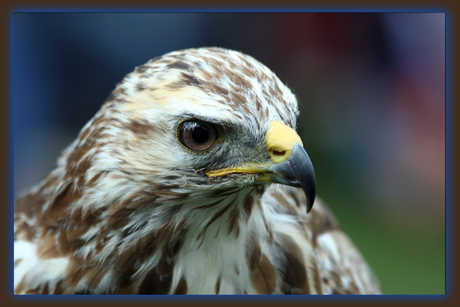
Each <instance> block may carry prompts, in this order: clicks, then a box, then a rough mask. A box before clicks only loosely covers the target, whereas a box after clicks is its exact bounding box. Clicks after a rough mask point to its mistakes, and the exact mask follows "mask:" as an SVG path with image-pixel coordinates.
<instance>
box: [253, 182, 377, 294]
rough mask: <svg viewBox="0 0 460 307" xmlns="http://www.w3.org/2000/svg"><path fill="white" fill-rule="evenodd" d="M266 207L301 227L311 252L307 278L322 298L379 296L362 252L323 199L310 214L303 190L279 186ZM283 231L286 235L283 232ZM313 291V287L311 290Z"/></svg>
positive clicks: (269, 193) (269, 195)
mask: <svg viewBox="0 0 460 307" xmlns="http://www.w3.org/2000/svg"><path fill="white" fill-rule="evenodd" d="M262 200H263V203H264V205H266V206H270V207H272V208H277V209H276V210H278V212H279V213H280V214H284V215H291V216H293V217H294V220H297V221H298V224H299V225H300V226H301V227H299V229H301V231H302V232H303V233H304V235H303V236H302V237H303V238H304V239H305V240H306V241H307V242H306V246H308V250H305V251H304V253H305V254H306V255H305V259H306V262H307V268H308V269H307V275H308V274H310V275H311V276H308V279H310V280H311V283H312V284H314V285H315V291H316V292H317V293H321V294H379V293H380V285H379V282H378V280H377V279H376V277H375V275H374V274H373V272H372V271H371V269H370V268H369V266H368V264H367V263H366V261H365V260H364V258H363V257H362V255H361V253H360V251H359V250H358V248H357V247H356V246H355V245H354V244H353V242H352V241H351V239H350V238H349V237H348V236H347V235H346V234H345V233H344V232H343V230H342V229H341V227H340V225H339V222H338V220H337V218H336V217H335V216H334V214H333V213H332V211H331V209H330V208H329V207H328V206H327V204H326V203H325V202H324V201H323V200H322V199H320V198H317V199H316V200H315V203H314V205H313V208H312V210H311V211H310V213H308V214H307V213H306V199H305V195H304V193H302V191H301V190H300V189H296V188H293V187H287V186H275V187H273V188H269V189H268V190H267V193H266V195H264V197H263V199H262ZM280 231H283V230H282V229H280ZM311 287H313V286H311Z"/></svg>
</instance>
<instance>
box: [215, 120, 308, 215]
mask: <svg viewBox="0 0 460 307" xmlns="http://www.w3.org/2000/svg"><path fill="white" fill-rule="evenodd" d="M265 140H266V141H265V143H266V145H267V149H268V153H269V155H270V158H271V160H272V161H271V162H269V163H266V164H259V163H246V164H244V165H241V166H237V167H233V168H225V169H220V170H212V171H207V172H206V174H207V175H208V176H209V177H218V176H224V175H229V174H233V173H248V174H263V175H264V176H262V177H261V178H260V179H259V180H262V181H270V182H275V183H280V184H285V185H289V186H294V187H301V188H302V189H303V191H304V193H305V196H306V198H307V213H308V212H310V210H311V208H312V207H313V203H314V201H315V196H316V178H315V171H314V169H313V164H312V163H311V160H310V157H309V156H308V154H307V152H306V151H305V149H304V148H303V146H302V140H301V139H300V137H299V135H298V134H297V133H296V132H295V131H294V130H293V129H292V128H290V127H288V126H286V125H285V124H283V123H281V122H279V121H274V122H273V123H272V125H271V127H270V129H269V130H268V131H267V134H266V136H265Z"/></svg>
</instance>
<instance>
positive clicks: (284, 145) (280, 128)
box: [206, 121, 303, 180]
mask: <svg viewBox="0 0 460 307" xmlns="http://www.w3.org/2000/svg"><path fill="white" fill-rule="evenodd" d="M265 143H266V145H267V149H268V154H269V155H270V157H271V159H272V161H273V162H274V163H279V162H282V161H284V160H286V159H288V158H289V157H290V156H291V150H292V147H293V146H294V144H295V143H299V144H301V145H303V144H302V140H301V139H300V137H299V135H298V134H297V132H295V130H294V129H292V128H289V127H288V126H286V125H285V124H283V123H282V122H279V121H274V122H273V123H272V125H271V126H270V128H269V129H268V131H267V134H266V136H265ZM272 164H273V163H268V164H267V163H264V164H260V163H245V164H243V165H240V166H237V167H232V168H224V169H219V170H213V171H207V172H206V175H208V176H209V177H218V176H225V175H229V174H234V173H246V174H263V173H266V172H267V171H268V168H269V167H270V166H271V165H272ZM265 177H267V178H266V179H267V180H268V176H264V177H262V178H261V179H263V178H265Z"/></svg>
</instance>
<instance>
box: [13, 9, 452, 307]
mask: <svg viewBox="0 0 460 307" xmlns="http://www.w3.org/2000/svg"><path fill="white" fill-rule="evenodd" d="M136 12H139V13H154V12H156V13H162V12H164V13H168V12H170V13H179V12H184V13H193V12H203V13H206V12H210V13H220V12H222V13H232V12H234V13H243V12H247V13H255V12H258V13H288V12H295V13H320V12H323V13H445V42H446V43H445V48H446V52H445V55H446V59H445V69H446V70H445V78H446V79H445V93H446V107H445V112H446V126H445V129H446V136H445V137H446V154H445V158H446V161H445V166H446V174H445V179H446V182H445V185H446V186H445V192H446V212H445V213H446V218H445V221H446V228H445V229H446V238H445V243H446V258H445V259H446V266H445V270H446V278H445V283H446V284H445V295H434V294H431V295H430V294H427V295H420V294H419V295H402V294H401V295H377V296H375V295H331V296H316V295H313V296H310V295H308V296H307V295H301V296H285V295H254V296H252V295H219V296H215V295H184V296H179V295H176V296H174V295H83V296H82V295H59V296H54V295H24V296H22V295H21V296H19V295H13V292H14V289H13V285H14V266H11V267H10V268H9V270H8V274H9V275H10V276H9V280H10V285H8V292H9V293H10V294H11V295H12V297H13V300H14V301H16V302H20V301H24V302H25V301H31V300H32V301H36V300H39V301H66V300H67V298H71V299H72V300H101V301H112V300H115V299H116V300H117V301H118V300H120V301H123V300H126V301H128V300H129V301H139V300H143V301H149V302H159V301H160V302H161V301H163V302H178V301H202V300H205V301H213V300H214V301H223V300H225V301H254V302H262V301H313V300H314V301H338V300H340V301H342V300H361V301H363V300H364V301H366V300H367V301H371V300H393V299H397V300H402V301H413V300H414V299H415V300H417V299H423V300H425V301H428V300H429V301H431V300H438V301H439V300H444V299H447V298H448V297H449V296H451V295H452V276H451V273H450V270H449V269H448V268H451V265H450V264H451V255H450V253H451V246H450V244H449V243H450V242H451V230H452V229H451V227H452V226H451V208H450V204H451V197H450V191H451V188H450V179H451V171H450V166H451V163H450V159H451V155H450V146H451V145H450V138H451V131H450V129H451V117H450V109H451V104H450V99H451V94H450V88H451V86H450V83H451V82H450V79H451V70H450V62H451V61H450V56H451V55H450V54H451V53H450V35H451V31H450V25H451V23H450V18H449V14H448V13H447V10H446V9H441V8H422V9H420V8H418V9H413V8H406V9H385V8H380V9H378V8H352V9H350V8H335V9H324V8H323V9H321V8H316V7H312V8H308V9H306V8H303V7H302V8H299V7H296V8H295V7H294V8H279V7H274V8H270V9H267V8H263V9H260V8H245V9H241V8H234V7H225V8H220V7H214V8H206V7H202V8H195V7H194V8H192V7H185V8H181V9H177V8H155V9H152V8H139V9H124V8H120V9H106V8H104V9H102V8H100V9H93V8H92V9H85V8H74V9H72V8H45V9H44V8H16V9H14V10H12V11H11V14H10V25H9V26H10V27H9V29H10V30H9V33H10V38H9V42H10V48H9V53H10V54H9V59H10V61H9V73H10V77H11V78H10V82H9V84H8V87H9V89H10V93H9V95H8V96H9V104H8V107H9V110H8V114H9V116H10V118H9V122H8V123H9V126H8V128H9V130H8V145H9V146H10V150H9V151H8V159H9V166H8V172H9V176H8V177H9V180H10V183H9V195H8V196H7V197H8V203H9V204H10V205H9V206H8V208H7V213H8V214H9V216H10V217H13V213H14V186H13V185H14V147H13V145H14V144H13V143H14V142H13V129H14V128H13V127H14V125H13V122H14V117H13V107H12V102H13V101H14V95H13V90H12V88H13V80H14V70H13V67H14V13H136ZM7 227H8V230H7V234H8V235H9V238H8V241H9V244H10V248H11V251H10V252H9V256H10V257H11V259H10V262H9V263H12V262H13V259H14V248H13V246H14V240H13V229H14V223H13V219H11V218H9V219H8V222H7Z"/></svg>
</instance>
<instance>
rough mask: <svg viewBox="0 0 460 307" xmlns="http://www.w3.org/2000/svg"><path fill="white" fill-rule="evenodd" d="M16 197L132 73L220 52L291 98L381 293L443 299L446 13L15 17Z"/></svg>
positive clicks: (330, 196) (324, 180)
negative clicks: (240, 56)
mask: <svg viewBox="0 0 460 307" xmlns="http://www.w3.org/2000/svg"><path fill="white" fill-rule="evenodd" d="M13 46H14V49H13V70H12V71H13V88H12V90H13V92H12V94H13V96H12V97H13V100H12V104H11V107H12V128H13V130H12V131H13V141H14V193H15V196H17V195H18V194H19V193H20V192H21V191H23V190H24V189H25V188H27V187H29V186H31V185H33V184H35V183H37V182H38V181H39V180H40V179H42V178H43V177H45V176H46V175H47V173H48V172H49V171H50V170H51V169H52V168H53V167H54V165H55V164H56V159H57V157H58V155H59V154H60V152H61V151H62V150H63V149H64V148H65V147H66V146H67V145H69V144H70V143H71V142H72V140H73V139H75V138H76V137H77V135H78V132H79V130H80V129H81V128H82V127H83V125H84V124H85V123H86V122H87V121H88V120H89V119H90V118H91V117H92V116H93V115H94V114H95V113H96V111H97V110H98V109H99V107H100V105H101V104H102V102H103V101H104V100H105V98H106V97H107V96H108V95H109V94H110V92H111V91H112V90H113V89H114V87H115V84H116V83H118V82H120V81H121V80H122V78H123V77H124V75H126V74H127V73H129V72H131V71H132V70H133V69H134V67H135V66H139V65H141V64H143V63H145V62H147V61H148V60H149V59H150V58H153V57H156V56H159V55H162V54H164V53H167V52H170V51H173V50H178V49H183V48H191V47H202V46H219V47H225V48H230V49H235V50H239V51H242V52H244V53H247V54H249V55H251V56H253V57H255V58H256V59H258V60H259V61H261V62H262V63H264V64H266V65H267V66H268V67H269V68H271V69H272V70H273V71H274V72H275V73H276V74H277V75H278V76H279V77H280V79H281V80H282V81H283V82H285V83H286V84H287V85H288V86H289V87H290V88H291V89H292V90H293V92H294V93H295V94H296V95H297V98H298V100H299V103H300V107H301V115H300V118H299V128H300V133H301V136H302V139H303V140H304V144H305V147H306V149H307V151H308V152H309V155H310V157H311V159H312V161H313V164H314V166H315V170H316V176H317V185H318V195H319V196H320V197H321V198H323V199H324V200H325V201H326V202H327V203H328V204H329V205H330V207H332V210H333V211H334V212H335V214H336V215H337V216H338V218H339V221H340V222H341V225H342V228H343V229H344V230H345V231H346V232H347V233H348V234H349V235H350V237H351V238H352V240H353V241H354V242H355V243H356V245H357V246H358V247H359V249H360V250H361V251H362V253H363V255H364V257H365V258H366V259H367V261H368V262H369V264H370V266H371V267H372V268H373V270H374V272H375V273H376V275H377V276H378V277H379V279H380V282H381V284H382V289H383V291H384V293H386V294H444V293H445V14H444V13H15V14H14V18H13Z"/></svg>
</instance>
